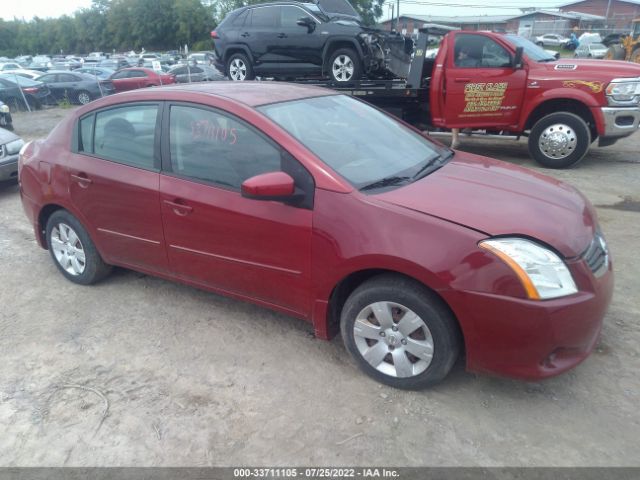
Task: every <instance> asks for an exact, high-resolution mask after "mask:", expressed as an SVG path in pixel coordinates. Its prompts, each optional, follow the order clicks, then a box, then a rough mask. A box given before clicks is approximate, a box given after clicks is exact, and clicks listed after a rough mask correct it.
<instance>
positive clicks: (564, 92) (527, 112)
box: [518, 88, 601, 131]
mask: <svg viewBox="0 0 640 480" xmlns="http://www.w3.org/2000/svg"><path fill="white" fill-rule="evenodd" d="M549 100H575V101H578V102H580V103H582V104H584V105H585V106H586V107H587V108H589V109H591V110H592V109H594V108H597V107H600V106H601V105H600V103H599V102H598V101H597V99H596V98H595V97H594V96H593V95H590V94H589V93H587V92H586V91H583V90H578V89H575V88H553V89H550V90H546V91H542V92H540V94H538V95H536V96H535V97H533V98H529V99H526V100H525V102H524V105H523V109H522V113H521V115H520V122H519V125H518V128H519V130H520V131H524V128H525V125H526V124H527V120H528V119H529V117H530V116H531V113H532V112H533V111H534V110H535V109H536V108H537V107H538V106H540V105H541V104H542V103H544V102H547V101H549Z"/></svg>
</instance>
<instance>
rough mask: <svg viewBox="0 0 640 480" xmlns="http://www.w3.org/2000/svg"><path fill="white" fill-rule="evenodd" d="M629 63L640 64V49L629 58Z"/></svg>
mask: <svg viewBox="0 0 640 480" xmlns="http://www.w3.org/2000/svg"><path fill="white" fill-rule="evenodd" d="M629 61H630V62H633V63H640V48H636V49H635V50H634V51H633V52H632V53H631V56H630V57H629Z"/></svg>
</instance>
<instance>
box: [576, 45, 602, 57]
mask: <svg viewBox="0 0 640 480" xmlns="http://www.w3.org/2000/svg"><path fill="white" fill-rule="evenodd" d="M606 53H607V47H605V46H604V45H603V44H602V43H581V44H580V45H578V48H576V52H575V57H576V58H604V56H605V55H606Z"/></svg>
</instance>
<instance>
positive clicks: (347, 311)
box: [340, 274, 461, 390]
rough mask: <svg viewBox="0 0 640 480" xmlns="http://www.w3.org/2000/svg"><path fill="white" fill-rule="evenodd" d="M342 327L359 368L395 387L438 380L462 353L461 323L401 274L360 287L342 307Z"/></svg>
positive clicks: (420, 386) (415, 386) (425, 384)
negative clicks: (458, 323) (459, 324)
mask: <svg viewBox="0 0 640 480" xmlns="http://www.w3.org/2000/svg"><path fill="white" fill-rule="evenodd" d="M340 328H341V332H342V339H343V341H344V344H345V347H346V349H347V351H348V352H349V354H350V355H351V356H352V357H353V359H354V360H355V361H356V363H357V364H358V366H359V367H360V369H361V370H362V371H364V373H366V374H367V375H369V376H370V377H372V378H373V379H375V380H377V381H378V382H381V383H384V384H386V385H389V386H392V387H395V388H401V389H407V390H419V389H423V388H426V387H429V386H431V385H434V384H436V383H438V382H440V381H441V380H442V379H444V378H445V377H446V376H447V374H448V373H449V371H450V370H451V368H452V367H453V365H454V363H455V361H456V359H457V358H458V355H459V352H460V346H461V335H460V331H459V328H458V325H457V322H456V320H455V318H454V317H453V315H452V314H451V312H450V311H449V310H448V308H446V306H445V305H444V304H443V303H442V300H440V298H439V297H437V296H436V295H435V294H434V293H433V292H431V291H429V290H428V289H427V288H425V287H424V286H423V285H421V284H419V283H418V282H416V281H414V280H411V279H409V278H406V277H404V276H401V275H396V274H384V275H379V276H376V277H374V278H372V279H370V280H367V281H366V282H365V283H363V284H362V285H360V286H359V287H358V288H357V289H356V290H355V291H354V292H353V293H352V294H351V295H350V296H349V298H348V299H347V301H346V302H345V304H344V307H343V309H342V313H341V320H340Z"/></svg>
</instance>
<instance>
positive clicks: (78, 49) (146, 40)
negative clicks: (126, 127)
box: [0, 0, 384, 57]
mask: <svg viewBox="0 0 640 480" xmlns="http://www.w3.org/2000/svg"><path fill="white" fill-rule="evenodd" d="M264 1H266V0H93V3H92V5H91V7H90V8H84V9H81V10H78V11H77V12H76V13H75V14H74V15H73V16H67V15H64V16H62V17H59V18H46V19H42V18H38V17H34V18H33V19H32V20H30V21H28V22H27V21H24V20H20V19H17V18H16V19H13V20H11V21H5V20H2V19H0V55H4V56H10V57H13V56H16V55H35V54H60V53H64V54H70V53H88V52H92V51H104V52H110V51H112V50H116V51H128V50H132V49H133V50H140V49H141V48H143V47H144V49H145V50H147V51H153V50H174V49H178V48H179V47H182V46H184V45H185V44H186V45H188V46H189V48H190V50H200V49H205V50H210V49H211V46H212V45H211V40H210V37H209V33H210V32H211V30H213V29H214V28H215V27H216V25H217V24H218V23H219V22H220V21H222V19H223V18H224V16H225V15H226V14H227V13H228V12H230V11H231V10H234V9H236V8H239V7H242V6H245V5H249V4H256V3H263V2H264ZM383 2H384V0H351V4H352V5H353V6H354V7H355V9H356V10H357V11H358V12H359V13H360V15H361V16H362V18H363V20H364V22H365V23H366V24H368V25H373V24H375V21H376V19H377V18H379V17H380V16H381V15H382V3H383Z"/></svg>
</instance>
